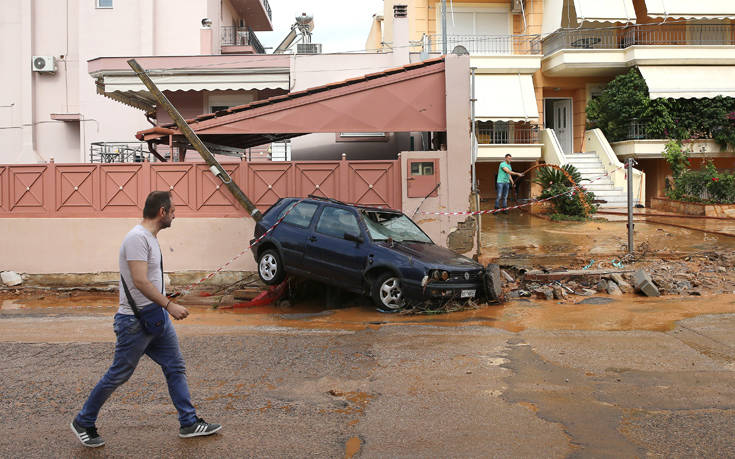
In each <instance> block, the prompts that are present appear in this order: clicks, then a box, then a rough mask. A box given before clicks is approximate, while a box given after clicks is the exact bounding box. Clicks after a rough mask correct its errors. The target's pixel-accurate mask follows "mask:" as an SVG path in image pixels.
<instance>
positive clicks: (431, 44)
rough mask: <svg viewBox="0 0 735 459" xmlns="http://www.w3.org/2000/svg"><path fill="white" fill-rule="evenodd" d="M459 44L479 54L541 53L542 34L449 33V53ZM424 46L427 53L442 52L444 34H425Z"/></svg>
mask: <svg viewBox="0 0 735 459" xmlns="http://www.w3.org/2000/svg"><path fill="white" fill-rule="evenodd" d="M458 45H461V46H464V47H465V48H466V49H467V51H469V53H470V54H479V55H513V54H541V37H540V35H447V52H448V53H451V52H452V50H453V49H454V48H455V46H458ZM422 47H423V51H424V52H425V53H441V52H442V49H443V46H442V35H441V34H435V35H424V39H423V42H422Z"/></svg>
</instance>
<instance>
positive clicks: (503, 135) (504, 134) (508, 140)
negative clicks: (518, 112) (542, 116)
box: [475, 121, 539, 145]
mask: <svg viewBox="0 0 735 459" xmlns="http://www.w3.org/2000/svg"><path fill="white" fill-rule="evenodd" d="M475 135H476V136H477V143H479V144H480V145H509V144H520V145H530V144H536V143H539V128H538V126H537V125H535V124H528V123H506V122H502V121H496V122H494V123H492V125H491V126H488V125H487V124H486V123H478V126H477V129H475Z"/></svg>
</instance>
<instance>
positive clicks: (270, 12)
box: [263, 0, 273, 21]
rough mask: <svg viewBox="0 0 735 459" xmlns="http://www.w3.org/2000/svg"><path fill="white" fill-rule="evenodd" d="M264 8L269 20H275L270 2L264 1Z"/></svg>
mask: <svg viewBox="0 0 735 459" xmlns="http://www.w3.org/2000/svg"><path fill="white" fill-rule="evenodd" d="M263 6H264V7H265V12H266V13H268V19H270V20H271V21H272V20H273V12H272V11H271V5H270V3H268V0H263Z"/></svg>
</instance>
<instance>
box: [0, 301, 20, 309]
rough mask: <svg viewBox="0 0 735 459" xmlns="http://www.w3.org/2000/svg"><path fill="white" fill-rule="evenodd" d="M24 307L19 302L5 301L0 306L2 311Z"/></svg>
mask: <svg viewBox="0 0 735 459" xmlns="http://www.w3.org/2000/svg"><path fill="white" fill-rule="evenodd" d="M22 307H23V303H20V302H19V300H3V302H2V304H0V309H2V310H5V311H9V310H12V309H20V308H22Z"/></svg>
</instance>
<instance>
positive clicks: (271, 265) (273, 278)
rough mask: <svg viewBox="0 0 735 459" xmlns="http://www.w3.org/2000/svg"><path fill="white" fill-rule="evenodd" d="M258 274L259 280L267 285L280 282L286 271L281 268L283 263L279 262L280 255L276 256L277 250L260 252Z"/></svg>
mask: <svg viewBox="0 0 735 459" xmlns="http://www.w3.org/2000/svg"><path fill="white" fill-rule="evenodd" d="M258 275H259V276H260V280H262V281H263V282H265V283H266V284H267V285H276V284H280V283H281V282H282V281H283V279H284V277H286V272H285V271H284V269H283V263H281V257H280V256H278V252H276V251H275V250H273V249H268V250H264V251H263V253H261V254H260V258H259V259H258Z"/></svg>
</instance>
